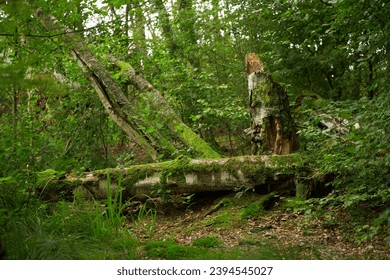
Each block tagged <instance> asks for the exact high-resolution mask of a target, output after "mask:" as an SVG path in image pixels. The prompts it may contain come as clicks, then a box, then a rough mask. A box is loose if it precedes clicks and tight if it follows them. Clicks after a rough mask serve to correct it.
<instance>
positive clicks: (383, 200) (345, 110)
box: [300, 94, 390, 241]
mask: <svg viewBox="0 0 390 280" xmlns="http://www.w3.org/2000/svg"><path fill="white" fill-rule="evenodd" d="M319 104H320V105H321V108H319V107H317V108H315V109H314V110H316V111H317V112H318V111H319V110H321V111H322V112H324V113H326V114H328V115H331V116H334V117H342V118H344V119H346V120H348V124H349V127H348V128H349V132H348V133H346V134H339V133H337V132H335V131H332V130H326V129H325V130H324V129H321V128H320V127H319V126H318V119H317V120H316V118H314V119H313V118H305V120H304V121H303V122H302V123H301V124H302V127H303V128H302V129H301V130H300V134H301V138H302V140H303V143H304V145H303V150H304V151H303V152H304V153H306V154H307V156H308V158H309V162H310V164H311V166H312V167H313V168H314V169H315V170H317V172H319V174H334V175H335V179H334V180H333V182H332V186H333V188H334V192H333V193H332V194H331V196H330V198H331V199H332V203H333V204H339V205H342V207H343V208H344V209H346V210H348V211H350V212H351V213H352V214H353V215H354V216H356V217H360V218H359V219H360V222H358V224H357V226H356V229H357V232H358V233H359V232H360V233H363V236H360V239H368V238H370V237H371V236H373V235H375V233H378V232H380V230H383V228H386V227H387V229H388V228H389V227H390V215H389V214H390V212H389V205H390V188H389V182H390V136H389V135H390V127H389V123H390V95H389V94H382V95H380V96H378V97H377V98H376V99H373V100H368V99H367V98H362V99H360V100H358V101H345V102H325V101H320V102H319ZM312 112H313V111H311V109H307V110H306V111H305V109H304V110H303V115H305V114H307V113H312ZM306 116H308V115H306ZM363 217H364V218H365V219H363ZM361 223H364V224H363V228H362V226H361ZM366 223H368V224H367V226H365V225H366ZM367 232H369V233H367ZM388 237H389V238H390V235H389V234H388ZM389 241H390V239H389Z"/></svg>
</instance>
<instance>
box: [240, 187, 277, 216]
mask: <svg viewBox="0 0 390 280" xmlns="http://www.w3.org/2000/svg"><path fill="white" fill-rule="evenodd" d="M275 195H276V193H275V192H272V193H269V194H267V195H264V196H263V197H262V198H260V199H259V200H258V201H255V202H252V203H250V204H249V205H248V206H246V207H245V208H244V209H242V210H241V212H240V216H241V218H256V217H260V216H262V215H264V214H265V213H266V207H265V205H264V204H265V203H266V202H267V201H268V200H270V199H271V198H272V197H274V196H275Z"/></svg>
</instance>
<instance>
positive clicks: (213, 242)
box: [192, 234, 222, 248]
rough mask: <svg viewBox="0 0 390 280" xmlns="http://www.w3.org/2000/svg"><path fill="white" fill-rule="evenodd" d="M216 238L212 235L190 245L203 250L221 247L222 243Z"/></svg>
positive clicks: (196, 240)
mask: <svg viewBox="0 0 390 280" xmlns="http://www.w3.org/2000/svg"><path fill="white" fill-rule="evenodd" d="M217 237H218V236H217V235H215V234H212V235H210V236H207V237H201V238H198V239H195V240H194V242H193V243H192V244H193V245H194V246H196V247H203V248H213V247H219V246H221V245H222V242H221V241H220V240H219V239H218V238H217Z"/></svg>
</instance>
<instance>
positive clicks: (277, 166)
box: [41, 155, 304, 199]
mask: <svg viewBox="0 0 390 280" xmlns="http://www.w3.org/2000/svg"><path fill="white" fill-rule="evenodd" d="M299 162H302V161H300V160H298V159H297V155H288V156H243V157H234V158H228V159H190V158H187V157H183V158H178V159H176V160H173V161H169V162H162V163H151V164H145V165H134V166H131V167H129V168H110V169H104V170H100V171H95V172H88V173H84V174H83V175H82V176H80V177H72V176H67V177H65V178H55V177H56V176H53V174H52V173H48V174H49V176H48V179H47V180H45V179H43V180H41V181H42V182H48V181H50V185H51V186H52V187H47V186H48V184H47V183H45V184H44V185H45V190H44V192H45V193H46V195H44V196H45V197H46V196H47V195H49V197H50V193H54V194H58V193H59V192H63V193H64V192H65V193H66V192H67V193H68V194H70V195H72V196H73V192H75V191H76V192H81V193H82V194H83V195H84V196H85V197H93V198H95V199H102V198H105V197H106V196H107V186H108V182H109V186H110V188H111V189H113V190H115V189H116V190H117V189H118V187H120V188H121V190H122V192H123V197H127V198H129V197H134V196H144V195H147V196H163V195H167V194H172V195H177V194H188V193H199V192H213V191H233V190H236V191H240V190H241V191H242V190H249V189H254V190H256V191H257V192H260V193H269V192H271V191H278V192H280V193H285V194H289V195H292V194H295V182H294V179H295V174H297V173H302V172H303V170H304V169H303V168H302V166H301V165H300V163H299ZM108 176H109V177H108ZM108 178H109V179H108Z"/></svg>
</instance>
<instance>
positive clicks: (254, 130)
mask: <svg viewBox="0 0 390 280" xmlns="http://www.w3.org/2000/svg"><path fill="white" fill-rule="evenodd" d="M246 70H247V79H248V92H249V106H250V117H251V126H250V129H248V130H247V133H248V134H249V135H250V137H251V145H252V154H259V153H262V152H265V151H268V152H271V153H272V154H277V155H285V154H290V153H292V152H294V151H296V150H297V149H298V135H297V133H296V129H295V124H294V121H293V119H292V117H291V113H290V106H289V101H288V96H287V91H286V89H285V88H284V87H282V86H281V85H279V84H278V83H276V82H274V81H273V79H272V77H271V74H269V73H267V72H266V71H265V70H264V66H263V63H262V62H261V61H260V59H259V58H258V57H257V56H256V55H255V54H254V53H252V54H249V55H247V57H246Z"/></svg>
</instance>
